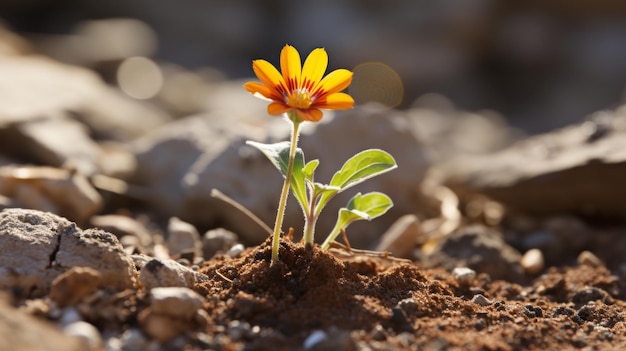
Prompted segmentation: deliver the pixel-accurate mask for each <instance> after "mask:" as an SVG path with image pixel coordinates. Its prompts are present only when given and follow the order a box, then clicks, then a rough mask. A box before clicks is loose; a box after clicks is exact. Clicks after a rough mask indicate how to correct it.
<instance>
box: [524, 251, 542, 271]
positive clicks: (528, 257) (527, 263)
mask: <svg viewBox="0 0 626 351" xmlns="http://www.w3.org/2000/svg"><path fill="white" fill-rule="evenodd" d="M544 264H545V263H544V260H543V253H542V252H541V250H539V249H530V250H528V251H526V253H525V254H524V256H522V258H521V260H520V265H521V266H522V269H523V270H524V272H526V273H527V274H530V275H535V274H538V273H540V272H541V271H542V270H543V267H544Z"/></svg>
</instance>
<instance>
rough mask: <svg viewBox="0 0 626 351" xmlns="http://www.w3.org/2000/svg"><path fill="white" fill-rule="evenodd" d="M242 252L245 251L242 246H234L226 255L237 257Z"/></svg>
mask: <svg viewBox="0 0 626 351" xmlns="http://www.w3.org/2000/svg"><path fill="white" fill-rule="evenodd" d="M243 250H245V247H244V246H243V244H235V245H233V247H231V248H230V249H228V252H227V253H226V254H227V255H228V256H230V257H237V256H239V255H240V254H241V253H242V252H243Z"/></svg>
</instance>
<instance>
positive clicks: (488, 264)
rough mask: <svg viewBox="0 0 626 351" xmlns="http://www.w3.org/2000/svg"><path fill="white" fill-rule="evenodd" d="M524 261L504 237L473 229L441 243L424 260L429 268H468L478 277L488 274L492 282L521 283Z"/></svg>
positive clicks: (461, 230)
mask: <svg viewBox="0 0 626 351" xmlns="http://www.w3.org/2000/svg"><path fill="white" fill-rule="evenodd" d="M520 259H521V255H520V253H519V252H518V251H517V250H515V249H514V248H513V247H511V246H509V245H508V244H507V243H506V242H505V241H504V239H503V238H502V235H501V234H500V233H498V232H496V231H495V230H493V229H489V228H486V227H483V226H480V225H473V226H467V227H462V228H460V229H458V230H457V231H455V232H453V233H452V234H450V235H448V236H446V237H444V238H442V239H440V241H439V242H437V244H436V247H435V248H434V251H432V252H430V253H429V254H428V255H427V257H426V258H425V259H424V260H425V263H426V264H427V265H428V266H430V265H433V266H436V265H442V266H443V267H445V268H447V269H450V270H451V269H454V267H457V266H465V267H468V268H471V269H472V270H474V271H476V272H478V273H487V274H489V276H490V277H491V278H492V279H506V280H508V281H521V280H522V279H523V274H522V269H521V267H520V265H519V261H520Z"/></svg>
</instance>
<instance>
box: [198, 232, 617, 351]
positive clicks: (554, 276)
mask: <svg viewBox="0 0 626 351" xmlns="http://www.w3.org/2000/svg"><path fill="white" fill-rule="evenodd" d="M280 257H281V260H280V262H277V263H274V264H272V263H271V262H270V250H269V243H267V242H266V243H265V244H263V245H260V246H258V247H255V248H251V249H248V250H246V251H244V253H243V254H242V255H240V256H239V257H237V258H218V259H213V260H211V261H207V262H205V263H204V265H203V266H202V267H201V269H200V271H201V272H202V273H205V274H207V275H208V276H209V277H210V280H209V281H208V282H205V283H203V284H202V285H199V286H197V291H198V292H200V293H203V294H206V296H208V298H207V301H206V303H205V309H206V311H207V312H208V313H209V314H210V317H211V318H209V319H208V320H210V321H211V322H210V323H209V325H206V326H203V328H205V330H204V331H205V332H207V334H215V333H219V332H220V331H221V332H223V330H224V328H225V327H226V326H233V325H238V324H243V325H248V326H249V328H247V329H246V328H244V332H242V333H241V334H238V335H232V334H231V339H232V343H231V344H230V346H229V347H232V349H242V348H243V349H246V350H301V349H305V348H304V346H303V345H304V343H305V340H307V338H308V337H309V336H310V335H311V334H312V333H314V332H315V331H316V330H323V331H325V332H326V338H322V340H321V341H320V342H318V343H317V344H314V345H313V346H312V347H310V348H309V349H312V350H573V349H585V350H619V349H626V326H625V324H624V311H625V309H624V290H623V287H622V286H620V280H619V279H618V278H617V277H615V276H612V275H611V273H610V272H609V271H608V270H607V269H606V268H604V267H591V266H587V265H579V266H576V267H564V268H561V269H557V268H550V269H549V270H548V272H547V273H546V274H544V275H542V276H541V277H539V278H537V279H536V280H535V281H534V282H533V283H532V284H529V285H527V286H522V285H518V284H514V283H510V282H507V281H490V279H489V277H488V276H486V275H478V276H477V277H476V278H475V279H474V280H473V281H472V282H470V283H467V284H465V285H459V283H457V281H455V280H454V279H453V278H452V276H451V275H450V273H449V272H447V271H445V270H442V269H420V268H419V267H418V266H416V265H415V264H414V263H410V262H408V261H399V260H394V259H391V258H384V257H371V256H363V255H354V254H353V255H345V253H344V255H339V254H338V253H337V252H335V253H332V252H323V251H321V250H319V249H318V248H317V247H313V248H310V247H309V248H305V247H304V246H303V245H302V244H298V243H293V242H291V241H283V243H282V245H281V249H280ZM478 295H482V296H484V297H485V298H486V299H487V300H488V301H487V303H483V304H479V303H476V302H472V299H473V298H475V297H476V296H478ZM478 298H480V296H478ZM476 301H478V300H476Z"/></svg>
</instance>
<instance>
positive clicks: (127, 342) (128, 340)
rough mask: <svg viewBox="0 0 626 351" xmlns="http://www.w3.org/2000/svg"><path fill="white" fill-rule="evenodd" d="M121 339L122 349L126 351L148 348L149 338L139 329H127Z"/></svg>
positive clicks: (140, 350) (138, 350)
mask: <svg viewBox="0 0 626 351" xmlns="http://www.w3.org/2000/svg"><path fill="white" fill-rule="evenodd" d="M120 340H121V342H122V350H124V351H142V350H146V349H147V345H148V339H146V337H145V336H144V334H143V333H142V332H141V331H140V330H138V329H129V330H127V331H125V332H124V334H122V336H121V338H120Z"/></svg>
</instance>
